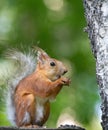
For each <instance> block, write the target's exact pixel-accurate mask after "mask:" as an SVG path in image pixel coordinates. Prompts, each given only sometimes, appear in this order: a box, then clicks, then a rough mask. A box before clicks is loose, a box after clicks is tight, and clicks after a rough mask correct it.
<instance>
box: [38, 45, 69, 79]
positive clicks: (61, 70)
mask: <svg viewBox="0 0 108 130" xmlns="http://www.w3.org/2000/svg"><path fill="white" fill-rule="evenodd" d="M37 69H39V71H41V73H43V74H44V75H45V76H46V77H48V78H49V79H50V80H51V81H54V80H57V79H59V78H60V77H61V76H62V75H64V74H65V73H66V72H67V71H68V70H67V68H66V67H65V65H64V64H63V63H62V62H61V61H59V60H56V59H53V58H51V57H50V56H49V55H48V54H47V53H46V52H45V51H43V50H42V49H40V48H39V50H38V52H37Z"/></svg>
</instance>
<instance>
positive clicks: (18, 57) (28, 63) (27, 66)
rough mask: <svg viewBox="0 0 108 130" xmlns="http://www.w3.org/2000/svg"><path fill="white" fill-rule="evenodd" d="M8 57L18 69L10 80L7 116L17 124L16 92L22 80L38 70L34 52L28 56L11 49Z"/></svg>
mask: <svg viewBox="0 0 108 130" xmlns="http://www.w3.org/2000/svg"><path fill="white" fill-rule="evenodd" d="M6 57H7V58H8V59H10V60H12V61H13V63H14V66H15V67H16V68H17V69H16V71H15V72H14V74H13V75H12V76H11V77H10V78H9V79H8V82H7V84H8V85H7V88H8V92H7V93H8V94H7V95H8V96H7V97H6V98H7V99H6V101H7V103H6V105H7V114H8V118H9V120H10V122H11V123H12V124H13V125H16V124H15V108H14V103H13V98H14V96H13V95H14V91H15V88H16V86H17V85H18V83H19V82H20V80H22V79H23V78H25V77H26V76H27V75H29V74H31V73H33V71H34V70H35V68H36V57H35V56H34V55H33V53H32V52H29V53H28V54H25V53H22V52H20V51H17V50H14V49H11V50H9V51H8V52H7V53H6Z"/></svg>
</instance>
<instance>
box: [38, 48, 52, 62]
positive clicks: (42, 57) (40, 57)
mask: <svg viewBox="0 0 108 130" xmlns="http://www.w3.org/2000/svg"><path fill="white" fill-rule="evenodd" d="M48 58H50V57H49V56H48V54H47V53H46V52H45V51H43V50H42V49H41V48H38V50H37V61H38V62H41V63H42V64H43V63H44V62H45V60H47V59H48Z"/></svg>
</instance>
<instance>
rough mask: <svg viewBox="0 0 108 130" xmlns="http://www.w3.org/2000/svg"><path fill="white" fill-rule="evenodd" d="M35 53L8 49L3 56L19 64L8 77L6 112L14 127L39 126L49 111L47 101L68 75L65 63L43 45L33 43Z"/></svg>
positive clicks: (52, 97)
mask: <svg viewBox="0 0 108 130" xmlns="http://www.w3.org/2000/svg"><path fill="white" fill-rule="evenodd" d="M35 50H36V51H37V57H35V56H33V55H32V54H28V55H27V54H25V53H23V52H21V51H16V50H10V51H8V53H7V57H8V58H9V59H11V60H13V61H15V62H16V65H19V68H18V70H17V71H16V73H15V74H14V76H13V78H11V79H9V80H8V89H9V90H8V95H7V98H8V100H7V113H8V118H9V120H10V121H11V123H12V124H13V125H15V126H17V127H27V128H38V127H42V126H43V125H44V124H45V122H46V121H47V119H48V117H49V114H50V101H51V100H53V99H55V98H56V96H57V95H58V93H59V92H60V90H61V89H62V87H63V86H64V85H69V84H70V79H69V78H66V77H63V75H64V74H65V73H67V71H68V70H67V68H66V67H65V65H64V64H63V63H62V62H61V61H59V60H57V59H54V58H51V57H50V56H49V55H48V54H47V53H46V52H45V51H44V50H43V49H41V48H39V47H35Z"/></svg>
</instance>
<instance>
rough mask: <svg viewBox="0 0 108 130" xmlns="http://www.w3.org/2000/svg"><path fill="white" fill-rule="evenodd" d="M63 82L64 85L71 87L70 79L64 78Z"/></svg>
mask: <svg viewBox="0 0 108 130" xmlns="http://www.w3.org/2000/svg"><path fill="white" fill-rule="evenodd" d="M61 81H62V84H63V85H68V86H69V84H70V82H71V80H70V79H69V78H66V77H62V78H61Z"/></svg>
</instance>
